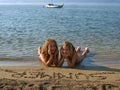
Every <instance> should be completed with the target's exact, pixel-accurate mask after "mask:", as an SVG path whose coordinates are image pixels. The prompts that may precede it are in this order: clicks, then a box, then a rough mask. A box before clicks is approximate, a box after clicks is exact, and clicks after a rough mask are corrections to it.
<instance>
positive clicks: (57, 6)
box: [43, 0, 64, 8]
mask: <svg viewBox="0 0 120 90" xmlns="http://www.w3.org/2000/svg"><path fill="white" fill-rule="evenodd" d="M63 6H64V4H54V3H53V0H51V3H49V4H45V5H44V6H43V7H46V8H62V7H63Z"/></svg>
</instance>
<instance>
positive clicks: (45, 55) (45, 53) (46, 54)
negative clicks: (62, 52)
mask: <svg viewBox="0 0 120 90" xmlns="http://www.w3.org/2000/svg"><path fill="white" fill-rule="evenodd" d="M50 43H55V46H56V49H57V50H58V46H57V42H56V40H54V39H52V38H49V39H47V40H45V42H44V44H43V46H42V54H43V56H44V57H45V58H46V59H47V58H49V54H48V46H49V44H50Z"/></svg>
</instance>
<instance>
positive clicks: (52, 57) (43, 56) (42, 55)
mask: <svg viewBox="0 0 120 90" xmlns="http://www.w3.org/2000/svg"><path fill="white" fill-rule="evenodd" d="M58 54H59V53H58V46H57V42H56V41H55V40H54V39H51V38H49V39H47V40H46V41H45V42H44V44H43V46H42V48H38V55H39V59H40V61H41V62H42V63H43V64H44V65H45V66H57V64H58Z"/></svg>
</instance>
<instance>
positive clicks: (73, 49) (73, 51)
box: [60, 41, 76, 58]
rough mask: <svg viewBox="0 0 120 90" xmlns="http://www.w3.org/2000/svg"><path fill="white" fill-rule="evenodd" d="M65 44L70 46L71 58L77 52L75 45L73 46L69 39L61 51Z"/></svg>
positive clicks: (64, 43)
mask: <svg viewBox="0 0 120 90" xmlns="http://www.w3.org/2000/svg"><path fill="white" fill-rule="evenodd" d="M63 46H66V47H68V49H69V50H70V58H72V57H73V55H74V53H75V52H76V50H75V47H74V46H73V44H72V43H71V42H69V41H64V42H63V44H62V46H61V48H60V52H61V50H62V49H63Z"/></svg>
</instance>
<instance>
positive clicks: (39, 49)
mask: <svg viewBox="0 0 120 90" xmlns="http://www.w3.org/2000/svg"><path fill="white" fill-rule="evenodd" d="M40 54H41V47H39V48H38V55H40Z"/></svg>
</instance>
